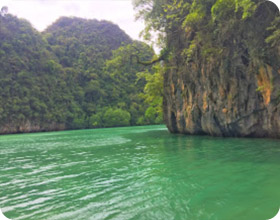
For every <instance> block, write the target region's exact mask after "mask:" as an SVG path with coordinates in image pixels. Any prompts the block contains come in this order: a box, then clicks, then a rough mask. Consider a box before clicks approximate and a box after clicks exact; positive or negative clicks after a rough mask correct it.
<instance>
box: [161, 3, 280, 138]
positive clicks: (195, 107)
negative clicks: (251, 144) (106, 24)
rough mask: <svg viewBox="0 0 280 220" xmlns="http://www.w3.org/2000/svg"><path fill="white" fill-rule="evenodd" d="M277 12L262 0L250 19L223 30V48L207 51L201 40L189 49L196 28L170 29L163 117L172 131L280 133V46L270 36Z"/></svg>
mask: <svg viewBox="0 0 280 220" xmlns="http://www.w3.org/2000/svg"><path fill="white" fill-rule="evenodd" d="M271 11H273V12H274V13H271ZM277 13H278V16H279V11H278V12H277V9H276V10H275V8H274V9H273V6H271V5H268V7H267V5H261V6H260V7H259V8H258V10H257V11H256V12H255V14H254V16H253V17H252V18H251V19H247V21H245V22H244V23H242V25H241V24H240V23H238V22H236V23H235V24H234V25H235V27H233V28H231V33H230V34H229V35H226V34H224V33H223V34H224V35H223V37H224V38H223V40H222V41H220V43H221V45H218V46H221V47H220V48H222V49H221V50H220V51H219V52H218V53H214V55H213V54H212V55H209V56H208V57H206V56H203V51H202V49H201V47H199V46H198V47H196V48H195V50H194V53H193V54H192V56H191V57H187V56H185V55H184V53H185V51H186V50H185V49H186V48H190V43H191V42H192V41H193V39H194V36H195V35H196V33H195V30H193V29H192V30H191V29H190V30H186V29H183V28H181V29H180V30H176V31H177V32H176V36H174V32H173V34H172V33H169V36H167V38H168V47H169V48H172V52H171V55H172V56H170V57H171V58H170V59H169V60H168V61H167V64H166V67H167V68H166V72H165V75H164V118H165V122H166V124H167V127H168V129H169V130H170V131H171V132H173V133H184V134H209V135H214V136H233V137H272V138H280V104H279V103H280V59H279V58H280V47H279V45H278V46H277V45H274V46H269V45H268V44H267V41H266V39H267V37H268V36H269V34H271V32H269V25H270V24H271V22H272V21H273V20H274V19H275V16H277ZM227 25H230V24H229V23H227ZM226 28H228V26H225V28H224V29H223V31H226V30H225V29H226ZM278 30H279V29H278ZM218 46H217V47H218Z"/></svg>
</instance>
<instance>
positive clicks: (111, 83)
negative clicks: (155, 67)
mask: <svg viewBox="0 0 280 220" xmlns="http://www.w3.org/2000/svg"><path fill="white" fill-rule="evenodd" d="M0 22H1V25H0V65H1V68H0V84H1V89H0V124H1V129H2V130H4V132H9V128H10V127H15V128H14V129H10V130H11V131H12V132H18V131H25V130H53V129H65V128H66V129H75V128H94V127H113V126H127V125H138V124H153V123H158V122H160V121H161V120H159V119H156V118H154V119H151V117H150V116H148V117H146V116H145V112H146V110H147V109H148V103H147V102H145V100H144V98H143V97H141V95H140V94H142V93H143V91H144V87H145V83H146V80H145V79H144V78H142V79H140V80H139V79H138V77H137V73H138V72H143V71H144V70H145V67H144V66H143V65H140V64H137V63H136V62H131V59H130V54H132V53H136V52H137V53H138V52H140V54H141V59H144V60H150V59H152V57H153V55H154V53H153V50H152V49H151V48H150V47H149V46H147V45H146V44H144V43H141V42H137V41H132V40H131V39H130V38H129V37H128V36H127V35H126V34H125V33H124V32H123V31H122V30H120V29H119V27H118V26H117V25H114V24H112V23H110V22H107V21H97V20H85V19H80V18H67V17H63V18H60V19H59V20H57V21H56V22H55V23H54V24H52V25H51V26H50V27H48V28H47V29H46V31H44V32H43V33H39V32H37V31H36V30H35V29H34V28H32V26H31V25H30V23H29V22H27V21H25V20H22V19H18V18H16V17H14V16H12V15H10V14H7V15H4V13H3V15H2V14H1V15H0ZM151 71H152V70H151ZM28 126H29V127H31V128H26V129H24V128H23V129H22V128H21V127H28Z"/></svg>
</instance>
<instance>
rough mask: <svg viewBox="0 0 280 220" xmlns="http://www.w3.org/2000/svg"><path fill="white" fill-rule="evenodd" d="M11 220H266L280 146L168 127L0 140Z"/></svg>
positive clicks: (278, 189) (275, 199)
mask: <svg viewBox="0 0 280 220" xmlns="http://www.w3.org/2000/svg"><path fill="white" fill-rule="evenodd" d="M0 155H1V160H0V168H1V170H0V178H1V179H0V207H1V210H2V212H4V214H5V215H6V216H7V217H9V218H11V219H28V220H29V219H44V220H45V219H50V220H56V219H67V220H68V219H73V220H76V219H77V220H78V219H93V220H98V219H106V220H108V219H119V220H126V219H137V220H138V219H140V220H141V219H147V220H154V219H155V220H156V219H162V220H172V219H182V220H186V219H189V220H196V219H199V220H208V219H209V220H211V219H213V220H214V219H217V220H228V219H229V220H230V219H233V220H243V219H244V220H265V219H269V218H272V217H273V216H274V215H275V214H276V212H277V211H278V209H279V206H280V172H279V171H280V141H279V140H269V139H233V138H227V139H223V138H213V137H207V136H205V137H197V136H196V137H195V136H184V135H172V134H169V133H168V131H167V130H166V128H165V127H164V126H146V127H130V128H112V129H96V130H80V131H63V132H49V133H36V134H23V135H5V136H0Z"/></svg>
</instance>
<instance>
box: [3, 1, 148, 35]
mask: <svg viewBox="0 0 280 220" xmlns="http://www.w3.org/2000/svg"><path fill="white" fill-rule="evenodd" d="M4 5H5V6H8V8H9V12H10V13H11V14H14V15H17V16H18V17H20V18H25V19H27V20H28V21H30V22H31V24H32V25H33V26H34V27H35V28H36V29H38V30H39V31H42V30H44V29H45V28H46V27H47V26H48V25H50V24H51V23H53V22H54V21H55V20H56V19H58V18H59V17H61V16H76V17H82V18H88V19H92V18H96V19H98V20H101V19H103V20H109V21H112V22H113V23H115V24H118V25H119V27H120V28H121V29H122V30H124V31H125V32H126V33H127V34H128V35H129V36H131V37H132V38H133V39H139V37H138V35H139V33H140V31H141V30H142V29H143V28H144V23H143V22H141V21H137V22H135V19H134V11H133V7H132V3H131V1H130V0H123V1H119V0H106V1H104V0H103V1H101V0H80V1H77V0H76V1H74V0H1V1H0V7H2V6H4Z"/></svg>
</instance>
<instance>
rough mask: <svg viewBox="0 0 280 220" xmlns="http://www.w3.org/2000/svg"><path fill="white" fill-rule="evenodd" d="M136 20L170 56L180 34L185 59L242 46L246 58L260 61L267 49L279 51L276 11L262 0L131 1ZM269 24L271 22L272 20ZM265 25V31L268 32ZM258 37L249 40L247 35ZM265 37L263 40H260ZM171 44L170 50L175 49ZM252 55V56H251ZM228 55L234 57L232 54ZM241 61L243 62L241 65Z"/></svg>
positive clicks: (212, 56)
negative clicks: (182, 34)
mask: <svg viewBox="0 0 280 220" xmlns="http://www.w3.org/2000/svg"><path fill="white" fill-rule="evenodd" d="M133 2H134V7H135V9H136V10H137V12H138V14H137V17H138V18H142V19H144V20H145V23H146V28H145V30H144V31H143V35H144V37H145V38H146V39H148V40H149V39H150V37H151V34H152V33H157V37H158V43H159V45H160V46H161V47H162V48H165V49H168V50H169V51H170V54H171V56H172V53H173V56H175V53H176V51H175V50H176V45H174V39H177V38H178V37H179V35H178V34H181V31H182V30H183V31H184V32H185V36H186V39H188V42H182V44H181V46H182V47H184V48H185V49H184V51H183V53H182V54H180V55H182V56H183V57H186V58H187V61H192V60H194V59H196V58H198V57H200V58H201V59H208V60H209V59H211V58H217V56H218V57H223V56H225V55H229V54H228V51H229V48H232V47H235V46H239V45H242V46H241V47H243V48H244V50H243V51H239V55H240V54H242V53H243V54H244V56H243V57H244V60H245V59H246V57H248V56H251V58H254V59H255V60H257V59H263V58H264V57H265V56H267V54H269V53H270V52H271V51H270V48H269V46H268V44H270V45H271V46H278V47H279V39H280V31H279V23H280V20H279V11H278V10H277V7H276V6H275V5H274V4H273V3H270V2H266V1H263V0H189V1H185V0H174V1H173V0H172V1H170V0H134V1H133ZM271 21H273V22H271ZM268 26H270V27H269V28H267V27H268ZM256 32H258V35H257V36H256V35H254V36H252V33H254V34H256ZM264 39H266V42H265V41H264ZM174 46H175V47H174ZM250 53H251V54H250ZM233 56H236V55H235V54H234V55H233ZM245 62H246V61H245Z"/></svg>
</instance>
